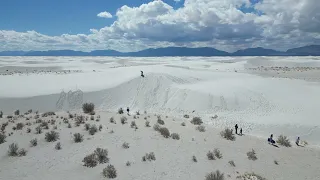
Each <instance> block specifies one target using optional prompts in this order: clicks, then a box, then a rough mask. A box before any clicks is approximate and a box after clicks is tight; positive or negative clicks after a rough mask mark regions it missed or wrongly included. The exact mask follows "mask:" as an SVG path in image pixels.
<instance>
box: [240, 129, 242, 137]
mask: <svg viewBox="0 0 320 180" xmlns="http://www.w3.org/2000/svg"><path fill="white" fill-rule="evenodd" d="M240 135H241V136H242V128H241V129H240Z"/></svg>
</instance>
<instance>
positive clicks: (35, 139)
mask: <svg viewBox="0 0 320 180" xmlns="http://www.w3.org/2000/svg"><path fill="white" fill-rule="evenodd" d="M37 145H38V140H37V138H34V139H32V140H31V141H30V146H31V147H35V146H37Z"/></svg>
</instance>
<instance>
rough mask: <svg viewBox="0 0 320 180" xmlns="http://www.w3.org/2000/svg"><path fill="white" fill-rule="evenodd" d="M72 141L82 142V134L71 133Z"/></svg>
mask: <svg viewBox="0 0 320 180" xmlns="http://www.w3.org/2000/svg"><path fill="white" fill-rule="evenodd" d="M73 141H74V142H75V143H80V142H82V141H83V135H82V134H80V133H75V134H73Z"/></svg>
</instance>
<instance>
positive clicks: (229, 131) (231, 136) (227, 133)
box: [220, 128, 236, 141]
mask: <svg viewBox="0 0 320 180" xmlns="http://www.w3.org/2000/svg"><path fill="white" fill-rule="evenodd" d="M220 135H221V136H222V137H223V138H225V139H227V140H231V141H234V140H235V139H236V137H235V136H234V134H233V133H232V129H229V128H226V129H225V130H223V131H221V132H220Z"/></svg>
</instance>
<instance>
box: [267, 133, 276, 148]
mask: <svg viewBox="0 0 320 180" xmlns="http://www.w3.org/2000/svg"><path fill="white" fill-rule="evenodd" d="M268 143H271V144H272V145H274V144H275V143H276V142H275V141H274V140H273V134H271V135H270V137H269V138H268Z"/></svg>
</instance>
